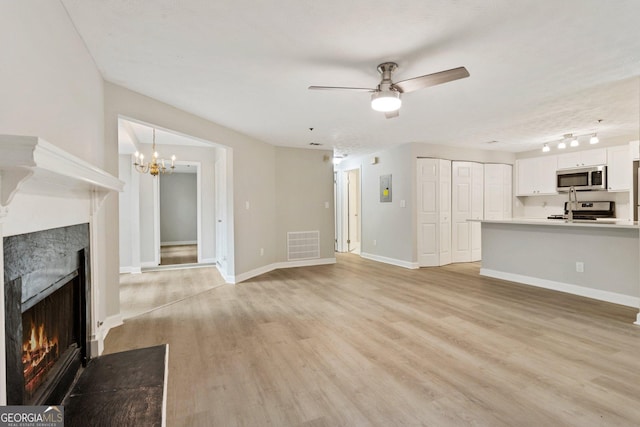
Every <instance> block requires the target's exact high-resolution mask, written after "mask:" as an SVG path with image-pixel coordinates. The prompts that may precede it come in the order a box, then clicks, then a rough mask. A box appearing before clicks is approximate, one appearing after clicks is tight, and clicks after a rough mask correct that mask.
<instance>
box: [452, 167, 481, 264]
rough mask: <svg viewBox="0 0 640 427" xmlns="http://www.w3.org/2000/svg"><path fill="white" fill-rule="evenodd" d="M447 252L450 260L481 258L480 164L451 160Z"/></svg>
mask: <svg viewBox="0 0 640 427" xmlns="http://www.w3.org/2000/svg"><path fill="white" fill-rule="evenodd" d="M451 176H452V178H451V188H452V191H451V218H452V221H451V255H452V261H453V262H470V261H479V260H480V259H481V240H480V223H479V222H469V221H468V220H469V219H483V215H484V165H483V164H482V163H475V162H457V161H454V162H451Z"/></svg>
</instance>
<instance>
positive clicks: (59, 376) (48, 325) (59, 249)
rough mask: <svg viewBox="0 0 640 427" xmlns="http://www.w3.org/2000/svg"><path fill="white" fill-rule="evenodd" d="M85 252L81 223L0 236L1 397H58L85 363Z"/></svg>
mask: <svg viewBox="0 0 640 427" xmlns="http://www.w3.org/2000/svg"><path fill="white" fill-rule="evenodd" d="M88 255H89V228H88V224H80V225H76V226H70V227H63V228H57V229H53V230H46V231H41V232H36V233H28V234H22V235H18V236H10V237H6V238H5V239H4V262H5V271H4V274H5V333H6V341H7V342H6V358H7V399H8V404H11V405H43V404H59V403H60V402H61V401H62V399H63V398H64V396H65V395H66V393H67V392H68V390H69V388H70V386H71V384H72V382H73V380H74V378H75V376H76V374H77V372H78V370H79V369H80V367H81V365H82V364H84V363H86V357H87V347H88V339H89V337H88V335H87V324H88V319H90V316H89V308H88V306H87V304H86V301H87V294H88V289H89V275H88V271H89V259H88Z"/></svg>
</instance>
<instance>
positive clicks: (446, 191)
mask: <svg viewBox="0 0 640 427" xmlns="http://www.w3.org/2000/svg"><path fill="white" fill-rule="evenodd" d="M438 162H439V164H440V171H439V172H440V177H439V182H438V183H439V188H440V192H439V194H438V197H439V199H440V205H439V207H440V230H439V231H440V241H439V245H440V247H439V252H440V263H439V265H446V264H451V262H452V260H451V161H450V160H438Z"/></svg>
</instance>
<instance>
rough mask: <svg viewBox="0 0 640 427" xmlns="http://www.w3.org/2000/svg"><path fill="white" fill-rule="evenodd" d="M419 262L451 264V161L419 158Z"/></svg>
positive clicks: (425, 265)
mask: <svg viewBox="0 0 640 427" xmlns="http://www.w3.org/2000/svg"><path fill="white" fill-rule="evenodd" d="M417 179H418V182H417V189H418V194H417V207H418V215H417V218H418V265H419V266H420V267H433V266H438V265H444V264H449V263H451V162H450V161H449V160H441V159H418V163H417Z"/></svg>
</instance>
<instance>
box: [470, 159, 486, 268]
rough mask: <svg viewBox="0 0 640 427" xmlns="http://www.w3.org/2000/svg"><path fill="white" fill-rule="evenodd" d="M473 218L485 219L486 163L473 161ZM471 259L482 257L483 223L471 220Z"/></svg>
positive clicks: (475, 259)
mask: <svg viewBox="0 0 640 427" xmlns="http://www.w3.org/2000/svg"><path fill="white" fill-rule="evenodd" d="M471 218H472V219H484V165H483V164H481V163H471ZM469 224H470V225H471V244H470V246H471V261H480V260H481V259H482V242H481V232H480V230H481V228H482V227H481V225H482V224H480V223H479V222H471V223H469Z"/></svg>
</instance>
